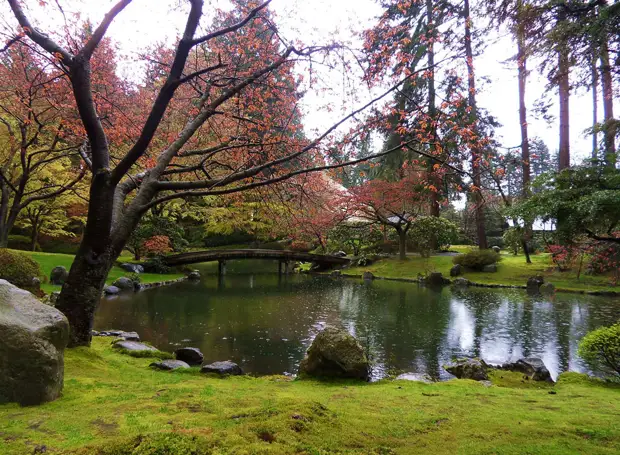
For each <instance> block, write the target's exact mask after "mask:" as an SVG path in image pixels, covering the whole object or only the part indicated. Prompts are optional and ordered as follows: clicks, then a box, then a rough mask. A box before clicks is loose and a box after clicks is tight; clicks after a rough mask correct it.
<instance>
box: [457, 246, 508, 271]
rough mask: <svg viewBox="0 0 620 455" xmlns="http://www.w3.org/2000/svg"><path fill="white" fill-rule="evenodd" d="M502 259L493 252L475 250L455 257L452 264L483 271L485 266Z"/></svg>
mask: <svg viewBox="0 0 620 455" xmlns="http://www.w3.org/2000/svg"><path fill="white" fill-rule="evenodd" d="M501 259H502V257H501V256H500V255H499V253H496V252H495V251H493V250H473V251H470V252H469V253H465V254H459V255H458V256H454V259H452V262H453V263H454V264H458V265H461V266H463V267H465V268H468V269H472V270H482V269H483V268H484V266H486V265H491V264H495V263H496V262H499V261H501Z"/></svg>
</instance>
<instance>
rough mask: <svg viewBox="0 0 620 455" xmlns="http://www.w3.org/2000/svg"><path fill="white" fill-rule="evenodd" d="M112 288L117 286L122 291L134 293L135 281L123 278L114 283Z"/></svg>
mask: <svg viewBox="0 0 620 455" xmlns="http://www.w3.org/2000/svg"><path fill="white" fill-rule="evenodd" d="M112 286H116V287H117V288H119V289H120V290H122V291H133V288H134V284H133V280H132V279H131V278H127V277H125V276H122V277H120V278H118V279H117V280H116V281H114V283H112Z"/></svg>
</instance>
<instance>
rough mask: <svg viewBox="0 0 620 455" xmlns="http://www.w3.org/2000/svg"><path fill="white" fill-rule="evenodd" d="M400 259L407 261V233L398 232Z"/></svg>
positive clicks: (401, 230) (403, 231)
mask: <svg viewBox="0 0 620 455" xmlns="http://www.w3.org/2000/svg"><path fill="white" fill-rule="evenodd" d="M397 232H398V259H400V260H401V261H404V260H405V259H407V231H405V230H403V229H400V230H398V229H397Z"/></svg>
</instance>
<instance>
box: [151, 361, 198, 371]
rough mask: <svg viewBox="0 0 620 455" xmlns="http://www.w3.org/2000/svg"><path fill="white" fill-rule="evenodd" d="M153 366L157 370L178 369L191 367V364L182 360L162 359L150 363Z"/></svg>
mask: <svg viewBox="0 0 620 455" xmlns="http://www.w3.org/2000/svg"><path fill="white" fill-rule="evenodd" d="M150 367H151V368H155V369H157V370H165V371H170V370H178V369H179V368H189V365H188V364H187V363H185V362H183V361H181V360H172V359H166V360H160V361H159V362H153V363H151V365H150Z"/></svg>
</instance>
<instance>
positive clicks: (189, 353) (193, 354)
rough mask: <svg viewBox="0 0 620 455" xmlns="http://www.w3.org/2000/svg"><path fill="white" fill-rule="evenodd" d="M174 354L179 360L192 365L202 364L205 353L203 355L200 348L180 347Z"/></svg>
mask: <svg viewBox="0 0 620 455" xmlns="http://www.w3.org/2000/svg"><path fill="white" fill-rule="evenodd" d="M174 356H175V357H176V358H177V360H182V361H183V362H187V363H189V364H190V365H200V364H201V363H202V361H203V360H204V355H202V352H200V349H198V348H190V347H186V348H179V349H177V350H176V351H174Z"/></svg>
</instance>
